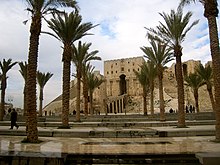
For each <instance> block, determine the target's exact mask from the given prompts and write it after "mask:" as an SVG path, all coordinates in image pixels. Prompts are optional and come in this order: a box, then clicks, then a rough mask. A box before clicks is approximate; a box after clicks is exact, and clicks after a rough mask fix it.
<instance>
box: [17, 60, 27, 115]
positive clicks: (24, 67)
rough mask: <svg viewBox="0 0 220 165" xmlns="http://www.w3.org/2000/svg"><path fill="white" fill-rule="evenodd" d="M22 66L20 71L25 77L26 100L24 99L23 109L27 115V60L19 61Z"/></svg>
mask: <svg viewBox="0 0 220 165" xmlns="http://www.w3.org/2000/svg"><path fill="white" fill-rule="evenodd" d="M18 64H19V66H20V70H19V72H20V73H21V75H22V77H23V79H24V90H23V94H24V100H23V107H24V108H23V109H24V113H23V115H24V116H26V113H27V105H26V100H27V85H26V83H27V62H26V61H25V62H24V63H23V62H19V63H18Z"/></svg>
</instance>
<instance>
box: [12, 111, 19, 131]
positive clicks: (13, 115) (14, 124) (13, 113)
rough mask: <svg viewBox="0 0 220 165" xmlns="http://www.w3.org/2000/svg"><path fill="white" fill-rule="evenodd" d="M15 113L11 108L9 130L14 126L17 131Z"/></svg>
mask: <svg viewBox="0 0 220 165" xmlns="http://www.w3.org/2000/svg"><path fill="white" fill-rule="evenodd" d="M17 116H18V114H17V112H16V111H15V109H14V108H13V109H12V112H11V128H10V129H13V127H14V126H15V127H16V128H17V129H18V127H19V126H18V125H17V123H16V122H17Z"/></svg>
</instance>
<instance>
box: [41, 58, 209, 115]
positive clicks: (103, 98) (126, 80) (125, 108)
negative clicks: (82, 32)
mask: <svg viewBox="0 0 220 165" xmlns="http://www.w3.org/2000/svg"><path fill="white" fill-rule="evenodd" d="M144 61H145V59H144V58H143V57H142V56H141V57H133V58H123V59H116V60H108V61H104V79H105V82H104V83H102V84H101V85H100V87H98V88H97V89H96V90H95V91H94V94H93V104H94V110H95V113H104V114H108V113H109V114H113V113H114V114H116V113H125V114H126V113H140V114H141V113H143V98H142V86H141V84H140V83H139V81H138V80H137V78H136V76H135V74H134V70H136V71H139V69H140V65H141V64H142V63H143V62H144ZM199 64H201V61H194V60H189V61H186V62H183V74H184V75H188V74H189V73H193V72H194V71H195V67H196V66H198V65H199ZM207 64H208V63H207ZM95 73H96V75H97V76H99V77H103V75H101V74H100V72H99V71H96V72H95ZM163 90H164V100H165V111H166V112H169V109H170V108H172V109H174V110H177V107H178V106H177V83H176V78H175V63H173V64H172V65H171V66H170V67H167V68H166V69H165V70H164V78H163ZM148 100H149V99H148ZM185 105H193V106H194V105H195V101H194V96H193V92H192V89H191V88H190V87H187V86H185ZM61 106H62V96H61V95H60V96H58V97H57V98H56V99H54V100H53V101H52V102H51V103H49V104H48V105H47V106H45V107H44V109H43V110H44V111H45V113H44V114H47V115H61V112H62V109H61ZM75 106H76V80H73V81H71V88H70V114H72V113H73V111H74V110H75V109H76V108H75ZM80 106H81V110H83V109H84V108H83V106H84V104H83V95H82V90H81V105H80ZM149 106H150V105H149V101H148V114H149V113H150V107H149ZM199 106H200V111H201V112H204V111H212V109H211V102H210V99H209V95H208V92H207V90H206V86H205V85H204V86H202V87H200V88H199ZM154 108H155V109H154V110H155V113H157V112H159V90H158V80H157V79H156V80H155V89H154Z"/></svg>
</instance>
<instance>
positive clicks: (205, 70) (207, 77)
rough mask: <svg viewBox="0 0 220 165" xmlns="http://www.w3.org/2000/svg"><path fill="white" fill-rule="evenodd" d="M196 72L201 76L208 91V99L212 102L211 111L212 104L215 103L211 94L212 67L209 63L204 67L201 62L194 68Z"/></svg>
mask: <svg viewBox="0 0 220 165" xmlns="http://www.w3.org/2000/svg"><path fill="white" fill-rule="evenodd" d="M196 73H197V74H198V75H199V76H200V77H202V79H203V81H204V83H205V84H206V87H207V91H208V93H209V97H210V101H211V104H212V109H213V111H214V110H215V109H214V104H215V100H214V96H213V92H212V86H213V85H212V77H213V74H212V67H211V66H210V65H208V66H206V67H204V66H203V65H202V64H200V65H199V66H198V67H197V68H196Z"/></svg>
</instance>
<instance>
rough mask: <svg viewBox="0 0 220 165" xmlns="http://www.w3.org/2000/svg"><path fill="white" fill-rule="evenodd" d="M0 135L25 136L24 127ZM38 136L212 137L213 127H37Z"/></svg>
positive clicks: (0, 131)
mask: <svg viewBox="0 0 220 165" xmlns="http://www.w3.org/2000/svg"><path fill="white" fill-rule="evenodd" d="M0 135H7V136H26V127H19V129H18V130H17V129H14V130H10V129H8V127H6V126H1V127H0ZM38 135H39V136H42V137H76V138H122V137H123V138H140V137H180V136H182V137H189V136H214V135H215V126H214V125H206V126H191V127H189V128H176V127H149V128H147V127H142V128H107V127H98V128H92V127H71V128H70V129H57V128H53V127H50V128H43V127H38Z"/></svg>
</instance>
